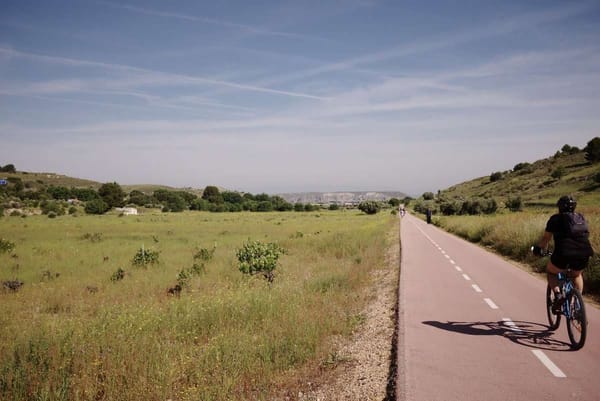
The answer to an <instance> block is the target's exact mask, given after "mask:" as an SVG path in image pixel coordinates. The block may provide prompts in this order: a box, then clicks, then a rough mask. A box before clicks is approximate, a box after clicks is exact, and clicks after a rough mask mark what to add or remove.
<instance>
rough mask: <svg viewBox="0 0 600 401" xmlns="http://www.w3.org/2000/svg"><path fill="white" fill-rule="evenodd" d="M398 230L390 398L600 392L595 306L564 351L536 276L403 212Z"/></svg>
mask: <svg viewBox="0 0 600 401" xmlns="http://www.w3.org/2000/svg"><path fill="white" fill-rule="evenodd" d="M400 234H401V241H402V260H401V275H400V289H399V291H400V294H399V303H400V305H399V333H398V338H399V344H398V383H397V393H398V394H397V398H398V400H399V401H435V400H440V401H442V400H443V401H452V400H463V401H464V400H486V401H494V400H502V401H510V400H527V401H537V400H562V401H564V400H590V401H598V400H600V311H599V310H598V309H596V308H595V307H593V306H592V305H590V304H589V303H588V304H587V305H586V306H587V310H586V311H587V316H588V320H589V324H588V335H587V341H586V344H585V346H584V347H583V348H582V349H581V350H578V351H573V350H571V348H570V342H569V337H568V335H567V328H566V323H565V319H564V318H563V320H562V322H561V325H560V327H559V328H558V329H557V330H556V331H554V332H552V331H549V330H548V326H547V318H546V306H545V295H546V283H545V281H543V280H541V279H540V278H539V277H535V276H533V275H531V274H530V273H527V272H525V271H523V270H521V269H519V268H518V267H516V266H514V265H512V264H511V263H509V262H507V261H505V260H504V259H502V258H501V257H499V256H496V255H494V254H492V253H489V252H487V251H485V250H484V249H482V248H481V247H479V246H476V245H473V244H470V243H468V242H466V241H464V240H462V239H459V238H457V237H455V236H453V235H450V234H448V233H446V232H444V231H442V230H440V229H438V228H436V227H435V226H433V225H428V224H426V223H425V222H424V221H422V220H420V219H418V218H416V217H414V216H410V215H408V214H407V215H406V216H405V217H404V218H403V219H402V222H401V230H400Z"/></svg>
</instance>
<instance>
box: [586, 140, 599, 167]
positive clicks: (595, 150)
mask: <svg viewBox="0 0 600 401" xmlns="http://www.w3.org/2000/svg"><path fill="white" fill-rule="evenodd" d="M583 150H584V151H585V159H586V160H588V161H590V162H592V163H595V162H597V161H600V137H595V138H594V139H592V140H591V141H589V142H588V143H587V145H586V147H585V148H584V149H583Z"/></svg>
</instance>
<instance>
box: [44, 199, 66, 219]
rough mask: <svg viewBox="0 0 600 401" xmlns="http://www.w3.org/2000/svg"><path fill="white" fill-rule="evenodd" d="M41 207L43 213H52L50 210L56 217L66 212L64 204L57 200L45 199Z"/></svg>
mask: <svg viewBox="0 0 600 401" xmlns="http://www.w3.org/2000/svg"><path fill="white" fill-rule="evenodd" d="M40 207H41V209H42V214H50V212H53V213H54V217H56V216H62V215H63V214H65V208H64V207H63V204H62V203H60V202H57V201H53V200H51V201H43V202H42V203H41V205H40Z"/></svg>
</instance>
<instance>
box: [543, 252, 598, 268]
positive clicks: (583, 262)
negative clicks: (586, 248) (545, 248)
mask: <svg viewBox="0 0 600 401" xmlns="http://www.w3.org/2000/svg"><path fill="white" fill-rule="evenodd" d="M589 260H590V258H589V257H588V256H584V257H577V258H574V257H566V256H559V255H552V257H551V258H550V261H551V262H552V264H553V265H554V266H556V267H558V268H559V269H571V270H583V269H585V268H586V267H587V265H588V262H589Z"/></svg>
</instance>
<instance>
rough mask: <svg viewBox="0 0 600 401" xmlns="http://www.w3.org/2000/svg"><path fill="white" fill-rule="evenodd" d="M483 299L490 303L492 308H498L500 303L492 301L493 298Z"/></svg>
mask: <svg viewBox="0 0 600 401" xmlns="http://www.w3.org/2000/svg"><path fill="white" fill-rule="evenodd" d="M483 300H484V301H485V303H486V304H488V305H489V307H490V308H492V309H498V305H496V304H495V303H494V301H492V300H491V299H489V298H483Z"/></svg>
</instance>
